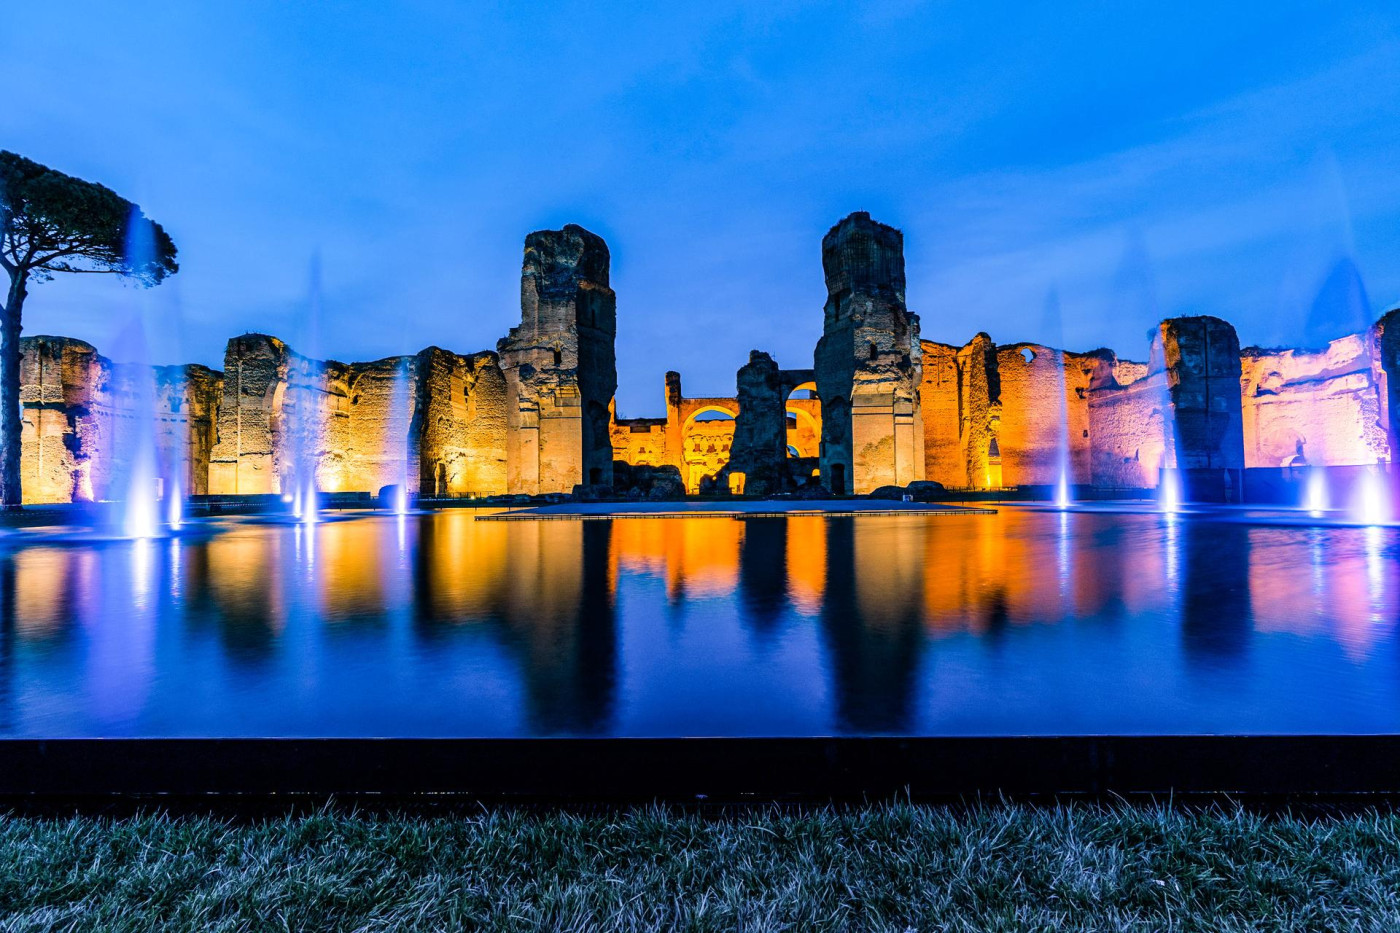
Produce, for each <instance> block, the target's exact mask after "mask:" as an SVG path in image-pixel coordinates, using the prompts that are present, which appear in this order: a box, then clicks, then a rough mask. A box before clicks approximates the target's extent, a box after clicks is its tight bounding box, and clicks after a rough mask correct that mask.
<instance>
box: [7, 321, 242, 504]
mask: <svg viewBox="0 0 1400 933" xmlns="http://www.w3.org/2000/svg"><path fill="white" fill-rule="evenodd" d="M20 354H21V357H20V404H21V407H22V409H23V411H22V414H21V424H22V431H23V433H22V435H21V455H20V481H21V484H22V494H23V500H24V501H25V502H26V503H51V502H92V501H98V500H102V499H111V498H119V497H122V496H123V495H125V492H126V489H127V488H128V487H129V484H130V482H131V481H132V480H131V477H132V470H133V466H134V463H133V461H134V457H135V455H136V453H137V452H138V450H139V451H142V452H143V453H145V452H147V451H149V450H154V462H151V463H149V464H148V467H149V469H150V470H151V471H153V472H154V474H155V475H156V476H157V477H158V479H157V482H158V483H160V484H164V483H165V482H170V481H178V482H179V484H180V485H181V487H182V489H184V490H186V491H189V490H194V491H196V492H199V491H202V490H204V489H206V488H207V487H208V470H209V458H208V451H209V449H210V447H209V445H210V439H211V437H212V434H213V422H214V417H215V412H216V411H217V409H218V404H219V395H220V392H221V386H220V379H221V376H220V374H219V373H217V372H214V371H213V370H210V369H208V368H206V367H204V366H194V365H192V366H158V367H149V366H138V365H130V364H120V363H113V362H112V361H111V360H109V359H107V358H106V357H104V356H102V355H101V354H99V353H98V352H97V350H96V349H95V348H94V347H93V346H92V345H91V344H88V343H84V342H83V341H81V340H73V339H71V338H68V337H48V336H36V337H26V338H24V339H23V340H21V341H20ZM148 444H149V445H150V447H149V448H145V447H143V445H148Z"/></svg>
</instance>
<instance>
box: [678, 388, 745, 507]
mask: <svg viewBox="0 0 1400 933" xmlns="http://www.w3.org/2000/svg"><path fill="white" fill-rule="evenodd" d="M737 414H738V413H737V412H736V411H734V410H732V409H729V408H724V407H720V406H718V405H706V406H704V407H702V408H699V409H697V410H695V411H693V412H691V414H690V416H689V417H687V418H686V420H685V423H684V424H683V425H682V426H681V478H682V480H683V481H684V482H685V488H686V491H687V492H689V493H691V494H692V495H693V494H695V493H698V492H699V491H700V481H701V480H703V479H704V478H705V477H707V476H710V477H713V476H717V475H718V474H719V471H720V470H722V469H724V466H725V464H727V463H729V448H730V447H731V446H732V445H733V443H734V419H735V417H736V416H737Z"/></svg>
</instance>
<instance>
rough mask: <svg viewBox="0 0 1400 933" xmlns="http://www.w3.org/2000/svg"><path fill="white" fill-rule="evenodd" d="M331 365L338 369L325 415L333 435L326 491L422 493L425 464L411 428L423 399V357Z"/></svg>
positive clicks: (324, 469) (323, 477) (325, 461)
mask: <svg viewBox="0 0 1400 933" xmlns="http://www.w3.org/2000/svg"><path fill="white" fill-rule="evenodd" d="M326 365H327V370H328V371H329V370H331V368H332V367H334V369H335V377H334V379H333V380H328V382H329V383H330V385H329V391H328V393H327V394H328V399H327V400H328V402H330V404H329V405H328V407H327V411H326V413H325V416H324V418H325V422H326V423H328V424H329V425H331V426H333V431H328V432H327V434H328V436H327V438H326V441H325V443H324V444H323V446H322V448H321V450H322V462H321V469H320V471H319V474H318V480H319V481H320V483H321V488H322V489H326V490H329V491H333V492H334V491H341V490H366V491H369V492H378V491H379V490H380V489H382V488H383V487H385V486H390V485H402V486H405V487H407V489H408V491H409V492H410V493H417V492H418V491H419V478H420V475H421V464H420V462H419V449H418V445H417V444H416V443H414V441H415V438H414V436H413V432H412V431H411V427H412V425H413V424H414V422H415V420H416V418H417V413H418V411H417V410H418V404H419V399H420V398H421V393H420V392H419V390H418V383H419V379H420V375H419V371H418V357H416V356H394V357H388V358H386V359H382V360H375V361H373V362H369V363H349V364H343V363H336V364H331V363H327V364H326Z"/></svg>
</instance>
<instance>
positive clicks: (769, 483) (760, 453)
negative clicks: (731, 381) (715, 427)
mask: <svg viewBox="0 0 1400 933" xmlns="http://www.w3.org/2000/svg"><path fill="white" fill-rule="evenodd" d="M736 382H737V385H738V403H739V414H738V415H737V416H736V417H735V419H734V439H733V442H732V446H731V448H730V452H729V463H728V469H727V471H726V472H727V473H728V474H734V473H742V474H743V477H744V478H743V488H744V492H745V493H746V494H747V495H754V496H766V495H772V494H774V493H778V492H781V491H782V489H783V486H784V480H785V477H786V473H787V470H786V465H787V447H788V443H787V435H788V426H787V405H786V403H785V399H784V396H785V394H786V393H785V392H784V391H783V381H782V375H781V372H780V370H779V369H778V364H777V363H775V362H773V358H772V357H771V356H769V355H768V354H767V353H764V352H762V351H760V350H754V351H752V352H751V353H749V361H748V363H746V364H745V365H744V366H742V367H740V369H739V372H738V375H737V377H736ZM794 420H795V418H794Z"/></svg>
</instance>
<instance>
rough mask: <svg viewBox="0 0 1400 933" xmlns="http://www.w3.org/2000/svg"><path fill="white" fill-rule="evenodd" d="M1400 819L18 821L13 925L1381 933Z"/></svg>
mask: <svg viewBox="0 0 1400 933" xmlns="http://www.w3.org/2000/svg"><path fill="white" fill-rule="evenodd" d="M1398 892H1400V815H1395V814H1390V813H1376V812H1368V813H1363V814H1359V815H1350V816H1345V817H1328V818H1315V819H1301V818H1292V817H1261V816H1257V815H1251V814H1249V813H1245V812H1240V811H1233V810H1232V811H1220V812H1215V813H1192V812H1182V811H1178V810H1171V809H1167V808H1161V809H1150V808H1133V807H1121V808H1093V807H1071V808H1060V809H1029V808H1021V807H1014V806H1005V807H991V808H985V809H976V810H966V809H945V808H937V807H920V806H909V805H886V806H872V807H867V808H861V809H852V810H818V811H810V812H804V813H792V812H779V811H773V812H764V813H754V812H739V813H734V814H729V815H725V816H719V817H713V816H711V817H706V816H699V815H692V814H686V813H680V812H676V811H668V810H664V809H660V808H648V809H639V810H631V811H621V812H617V813H613V814H605V815H599V816H574V815H562V814H539V813H529V812H519V811H505V810H503V811H494V812H483V813H481V814H477V815H472V814H466V815H457V816H405V817H382V816H346V815H338V814H334V813H330V812H327V813H323V814H318V815H312V816H302V817H288V818H280V819H271V820H264V821H260V822H251V823H249V822H231V821H222V820H219V819H210V818H190V817H171V816H143V817H136V818H130V819H103V818H75V819H40V818H20V817H0V930H5V931H16V930H103V931H126V930H131V931H136V930H140V931H147V930H201V931H206V930H211V931H212V930H365V931H368V930H460V929H489V930H537V929H546V930H555V929H559V930H595V929H605V930H667V931H670V930H746V931H748V930H752V931H758V930H803V931H806V930H900V931H902V930H909V929H914V930H1040V929H1055V930H1095V931H1101V930H1154V931H1155V930H1212V931H1215V930H1257V929H1269V930H1273V929H1278V930H1380V929H1395V928H1400V893H1398Z"/></svg>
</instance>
